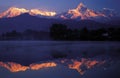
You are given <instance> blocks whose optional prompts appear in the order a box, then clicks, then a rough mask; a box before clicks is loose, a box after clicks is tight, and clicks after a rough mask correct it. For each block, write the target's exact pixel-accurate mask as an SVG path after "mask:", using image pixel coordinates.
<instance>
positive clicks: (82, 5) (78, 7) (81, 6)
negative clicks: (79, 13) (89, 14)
mask: <svg viewBox="0 0 120 78" xmlns="http://www.w3.org/2000/svg"><path fill="white" fill-rule="evenodd" d="M85 7H86V6H85V5H84V4H83V3H80V4H79V5H78V6H77V8H76V9H78V10H80V9H81V8H85Z"/></svg>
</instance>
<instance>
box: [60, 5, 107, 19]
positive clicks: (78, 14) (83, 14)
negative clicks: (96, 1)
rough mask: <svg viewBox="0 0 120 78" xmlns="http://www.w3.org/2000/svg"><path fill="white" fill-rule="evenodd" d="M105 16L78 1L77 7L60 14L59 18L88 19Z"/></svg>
mask: <svg viewBox="0 0 120 78" xmlns="http://www.w3.org/2000/svg"><path fill="white" fill-rule="evenodd" d="M101 16H103V17H104V16H105V15H104V14H102V13H100V12H95V11H93V10H91V9H89V8H87V7H86V6H85V5H84V4H83V3H80V4H79V5H78V6H77V8H75V9H70V10H68V12H67V13H66V14H63V15H61V16H60V17H61V18H63V19H64V18H65V19H78V18H79V19H81V20H83V19H90V18H94V17H101Z"/></svg>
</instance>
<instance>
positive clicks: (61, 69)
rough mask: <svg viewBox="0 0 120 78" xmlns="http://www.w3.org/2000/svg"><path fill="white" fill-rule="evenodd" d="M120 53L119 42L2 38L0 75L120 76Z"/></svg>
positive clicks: (15, 77) (1, 77)
mask: <svg viewBox="0 0 120 78" xmlns="http://www.w3.org/2000/svg"><path fill="white" fill-rule="evenodd" d="M119 53H120V42H97V41H96V42H91V41H83V42H82V41H79V42H78V41H75V42H70V41H67V42H66V41H1V42H0V78H26V77H27V78H35V77H42V78H50V77H52V78H56V77H57V78H88V77H90V78H99V77H101V78H106V77H108V76H109V75H108V74H110V73H113V72H116V71H117V72H116V73H115V74H113V75H112V76H117V77H115V78H120V77H119V74H118V72H120V69H119V67H118V66H119V65H120V62H119V55H120V54H119ZM95 70H96V72H94V71H95ZM94 73H96V74H94ZM98 73H99V74H98ZM103 73H104V74H103ZM97 76H98V77H97ZM104 76H105V77H104ZM112 76H109V78H113V77H112Z"/></svg>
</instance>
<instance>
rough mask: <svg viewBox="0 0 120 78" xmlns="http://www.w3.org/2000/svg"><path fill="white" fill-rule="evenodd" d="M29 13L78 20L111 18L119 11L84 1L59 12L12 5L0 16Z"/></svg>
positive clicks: (6, 16)
mask: <svg viewBox="0 0 120 78" xmlns="http://www.w3.org/2000/svg"><path fill="white" fill-rule="evenodd" d="M24 13H28V14H30V15H32V16H43V17H44V16H45V17H46V16H47V17H52V18H60V19H76V20H86V19H87V20H101V19H102V20H103V19H104V20H108V19H109V20H110V19H111V17H116V16H117V13H115V11H113V10H111V9H107V8H104V9H103V10H102V11H94V10H91V9H89V8H87V7H86V6H85V5H84V4H83V3H80V4H79V5H78V6H77V7H76V8H75V9H70V10H68V11H67V12H64V13H61V14H57V13H56V12H49V11H42V10H39V9H31V10H27V9H25V8H17V7H10V8H9V9H8V10H6V11H5V12H2V13H0V18H9V17H15V16H19V15H21V14H24Z"/></svg>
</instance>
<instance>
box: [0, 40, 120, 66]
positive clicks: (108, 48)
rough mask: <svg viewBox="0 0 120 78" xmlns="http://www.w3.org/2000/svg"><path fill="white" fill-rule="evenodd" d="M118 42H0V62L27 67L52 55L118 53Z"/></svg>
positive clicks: (49, 58) (48, 58) (69, 56)
mask: <svg viewBox="0 0 120 78" xmlns="http://www.w3.org/2000/svg"><path fill="white" fill-rule="evenodd" d="M119 48H120V42H108V41H107V42H105V41H94V42H91V41H0V61H4V62H9V61H10V62H17V63H21V64H24V65H29V64H31V63H33V62H38V61H43V60H51V59H53V58H52V54H53V53H58V54H59V53H66V54H67V55H68V58H73V57H80V56H82V53H83V52H88V53H89V55H96V54H103V53H111V52H117V51H120V49H119Z"/></svg>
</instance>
